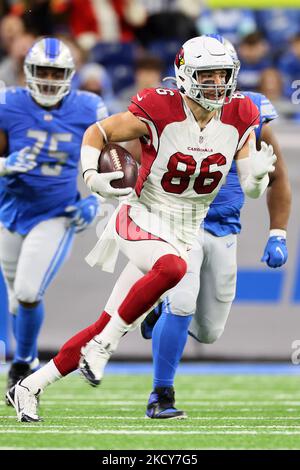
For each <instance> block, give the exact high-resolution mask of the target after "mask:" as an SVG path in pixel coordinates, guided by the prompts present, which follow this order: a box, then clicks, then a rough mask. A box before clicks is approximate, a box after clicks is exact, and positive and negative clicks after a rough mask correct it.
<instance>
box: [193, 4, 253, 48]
mask: <svg viewBox="0 0 300 470" xmlns="http://www.w3.org/2000/svg"><path fill="white" fill-rule="evenodd" d="M256 29H257V27H256V21H255V15H254V12H253V10H246V9H240V8H218V9H209V8H205V9H204V10H203V11H201V13H200V16H199V18H198V20H197V30H198V34H212V33H217V34H221V35H222V36H224V37H225V38H227V39H229V41H230V42H232V43H233V44H235V45H236V44H238V43H239V41H240V39H241V38H242V37H243V36H246V35H248V34H251V33H253V32H255V31H256Z"/></svg>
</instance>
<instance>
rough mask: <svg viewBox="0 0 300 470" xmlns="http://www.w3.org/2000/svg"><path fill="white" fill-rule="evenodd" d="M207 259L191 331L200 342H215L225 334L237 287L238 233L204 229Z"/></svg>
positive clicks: (202, 272) (202, 271) (201, 277)
mask: <svg viewBox="0 0 300 470" xmlns="http://www.w3.org/2000/svg"><path fill="white" fill-rule="evenodd" d="M204 247H205V262H204V264H203V268H202V270H201V276H200V291H199V295H198V299H197V308H196V312H195V315H194V317H193V319H192V322H191V324H190V327H189V332H190V334H191V335H192V336H193V337H194V338H195V339H197V340H198V341H199V342H201V343H206V344H210V343H213V342H215V341H216V340H217V339H218V338H219V337H220V336H221V335H222V333H223V331H224V328H225V324H226V321H227V319H228V316H229V313H230V309H231V305H232V302H233V299H234V297H235V290H236V274H237V262H236V248H237V236H236V235H233V234H231V235H227V236H225V237H215V236H213V235H211V234H210V233H208V232H205V243H204Z"/></svg>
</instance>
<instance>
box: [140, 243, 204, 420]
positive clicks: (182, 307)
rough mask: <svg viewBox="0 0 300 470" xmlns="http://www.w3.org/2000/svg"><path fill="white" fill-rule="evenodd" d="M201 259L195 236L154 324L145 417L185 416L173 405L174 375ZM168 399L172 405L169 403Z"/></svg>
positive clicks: (187, 322) (194, 292)
mask: <svg viewBox="0 0 300 470" xmlns="http://www.w3.org/2000/svg"><path fill="white" fill-rule="evenodd" d="M202 260H203V250H202V241H201V239H199V240H197V242H196V243H195V244H194V246H193V249H192V250H191V252H190V257H189V262H188V269H187V273H186V274H185V276H184V277H183V278H182V279H181V281H180V282H179V283H178V284H177V286H176V287H175V288H174V289H172V290H171V291H170V292H169V293H168V297H167V298H166V299H165V300H164V302H163V308H162V314H161V315H160V317H159V320H158V321H157V323H156V324H155V326H154V329H153V332H152V352H153V369H154V378H153V391H152V393H151V395H150V398H149V402H148V406H147V411H146V415H147V416H148V417H149V418H155V419H157V418H158V419H162V418H183V417H185V413H184V412H183V411H180V410H177V409H176V408H175V406H174V403H175V399H174V379H175V374H176V371H177V367H178V365H179V362H180V359H181V357H182V354H183V350H184V347H185V344H186V341H187V337H188V328H189V324H190V322H191V320H192V316H193V313H194V312H195V310H196V300H197V295H198V291H199V277H200V269H201V264H202ZM170 397H173V399H170ZM172 402H173V406H170V403H172Z"/></svg>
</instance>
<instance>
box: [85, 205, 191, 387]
mask: <svg viewBox="0 0 300 470" xmlns="http://www.w3.org/2000/svg"><path fill="white" fill-rule="evenodd" d="M122 210H123V215H125V217H126V215H127V214H126V206H123V209H122V208H121V210H120V213H119V214H122ZM118 222H119V220H118V218H117V222H116V233H115V236H116V239H117V241H118V244H119V247H120V249H121V250H122V251H123V253H124V254H125V255H126V256H127V257H128V259H129V260H130V261H131V262H132V263H133V264H135V266H136V267H137V268H138V269H140V270H141V271H142V272H143V273H145V274H144V275H143V276H142V277H141V278H140V279H139V280H138V281H137V282H135V284H134V285H132V287H131V288H130V289H129V290H128V293H127V295H126V297H125V298H124V300H123V301H122V303H121V304H120V305H119V307H118V309H117V311H116V312H114V315H113V317H112V319H111V320H110V322H109V323H108V324H107V325H106V327H105V328H104V330H103V331H102V332H101V334H100V335H98V336H97V337H96V338H94V339H93V340H92V341H90V342H89V343H88V344H87V346H86V347H85V348H84V350H83V351H82V358H81V361H80V370H81V372H82V373H83V374H84V376H85V377H86V378H87V380H88V381H89V382H90V383H91V384H93V385H98V384H99V383H100V381H101V378H102V376H103V372H104V367H105V365H106V363H107V361H108V359H109V357H110V355H111V354H112V352H113V351H114V350H115V349H116V347H117V345H118V342H119V340H120V339H121V337H122V336H123V335H124V333H126V332H127V331H129V329H130V328H131V326H132V323H134V322H135V321H136V320H137V319H138V318H139V317H141V316H142V315H143V314H145V313H146V312H147V310H149V309H151V308H152V306H153V305H154V304H155V303H156V302H157V300H158V299H159V298H160V297H161V296H162V295H163V294H165V293H166V292H167V291H168V290H169V289H171V288H172V287H174V286H175V285H176V284H177V283H178V282H179V281H180V280H181V279H182V277H183V276H184V274H185V272H186V262H185V260H183V258H181V257H180V255H179V252H178V250H177V249H176V248H175V247H173V246H172V245H170V244H169V243H167V242H165V241H163V240H162V239H160V238H158V237H153V236H152V235H151V234H150V233H148V232H144V231H143V230H142V229H141V228H140V227H137V226H135V227H134V226H133V225H134V223H133V222H132V220H131V221H130V224H131V225H130V229H129V230H128V231H127V232H126V234H125V231H124V230H123V229H120V230H118V227H120V225H118ZM125 222H126V221H125ZM120 223H121V222H120ZM135 228H136V231H134V229H135Z"/></svg>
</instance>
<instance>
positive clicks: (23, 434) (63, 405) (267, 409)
mask: <svg viewBox="0 0 300 470" xmlns="http://www.w3.org/2000/svg"><path fill="white" fill-rule="evenodd" d="M4 379H5V377H4V376H3V375H2V376H0V385H1V390H3V389H4ZM150 389H151V378H150V376H149V375H132V376H122V375H107V376H106V377H105V380H104V382H103V384H102V385H101V387H99V388H97V389H93V388H91V387H90V386H88V385H87V384H86V383H85V382H83V380H82V379H81V378H80V377H79V376H77V375H75V376H74V375H73V376H71V377H69V378H67V379H64V380H63V381H61V382H60V383H57V384H55V385H53V386H52V387H50V388H49V389H48V390H47V391H46V392H45V394H44V395H43V396H42V398H41V407H40V412H41V415H42V416H43V417H44V422H43V423H37V424H31V425H30V424H26V423H24V424H23V423H17V422H16V419H15V414H14V411H13V410H12V408H9V407H7V406H5V405H4V404H3V402H2V403H1V405H0V448H1V449H3V448H9V449H11V448H13V449H23V448H25V449H37V448H43V449H57V448H63V449H107V450H108V449H109V450H111V449H146V450H147V449H300V377H293V376H278V375H269V376H266V375H264V376H253V375H251V376H249V375H223V376H221V375H220V376H214V375H209V376H208V375H200V376H192V375H185V376H180V377H178V379H177V386H176V390H177V405H178V407H182V408H183V409H185V410H186V412H187V413H188V419H186V420H181V421H176V420H175V421H170V420H167V421H156V420H150V419H145V418H144V417H143V416H144V411H145V403H146V401H147V398H148V392H149V390H150Z"/></svg>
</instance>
